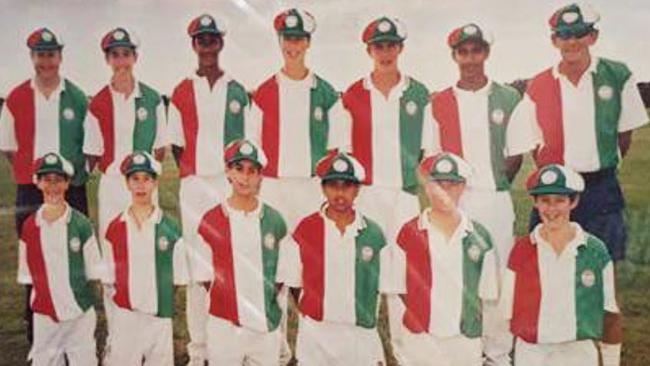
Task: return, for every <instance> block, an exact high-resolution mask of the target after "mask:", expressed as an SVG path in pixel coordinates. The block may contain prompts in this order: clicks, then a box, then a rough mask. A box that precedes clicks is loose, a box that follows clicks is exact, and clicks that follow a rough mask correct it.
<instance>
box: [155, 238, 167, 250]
mask: <svg viewBox="0 0 650 366" xmlns="http://www.w3.org/2000/svg"><path fill="white" fill-rule="evenodd" d="M168 248H169V240H167V238H166V237H164V236H161V237H160V239H158V249H160V250H161V251H163V252H164V251H166V250H167V249H168Z"/></svg>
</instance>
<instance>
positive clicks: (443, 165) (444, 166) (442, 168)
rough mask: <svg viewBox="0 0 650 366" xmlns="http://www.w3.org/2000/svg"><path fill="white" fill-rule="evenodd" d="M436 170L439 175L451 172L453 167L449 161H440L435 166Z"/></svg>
mask: <svg viewBox="0 0 650 366" xmlns="http://www.w3.org/2000/svg"><path fill="white" fill-rule="evenodd" d="M436 170H437V171H438V172H439V173H450V172H451V171H452V170H454V166H453V164H452V163H451V162H450V161H449V160H440V161H439V162H438V163H437V164H436Z"/></svg>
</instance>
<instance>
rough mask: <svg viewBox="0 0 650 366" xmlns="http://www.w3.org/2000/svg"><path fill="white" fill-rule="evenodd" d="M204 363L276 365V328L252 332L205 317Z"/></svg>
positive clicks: (277, 335)
mask: <svg viewBox="0 0 650 366" xmlns="http://www.w3.org/2000/svg"><path fill="white" fill-rule="evenodd" d="M206 335H207V350H208V362H209V363H210V365H216V366H220V365H223V366H277V365H278V362H279V359H280V344H281V343H280V341H281V339H280V337H281V334H280V331H279V330H278V329H276V330H274V331H272V332H264V333H263V332H256V331H253V330H250V329H246V328H242V327H238V326H236V325H234V324H232V323H231V322H229V321H227V320H223V319H221V318H217V317H215V316H208V321H207V324H206Z"/></svg>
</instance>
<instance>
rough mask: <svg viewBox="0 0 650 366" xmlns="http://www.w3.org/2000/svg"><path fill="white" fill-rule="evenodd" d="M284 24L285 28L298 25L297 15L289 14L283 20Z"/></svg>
mask: <svg viewBox="0 0 650 366" xmlns="http://www.w3.org/2000/svg"><path fill="white" fill-rule="evenodd" d="M284 24H285V25H286V26H287V28H293V27H295V26H297V25H298V17H297V16H295V15H289V16H288V17H287V18H286V19H285V20H284Z"/></svg>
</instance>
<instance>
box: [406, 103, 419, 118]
mask: <svg viewBox="0 0 650 366" xmlns="http://www.w3.org/2000/svg"><path fill="white" fill-rule="evenodd" d="M417 111H418V105H417V104H415V102H414V101H412V100H410V101H409V102H408V103H406V113H408V115H409V116H414V115H415V113H416V112H417Z"/></svg>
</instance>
